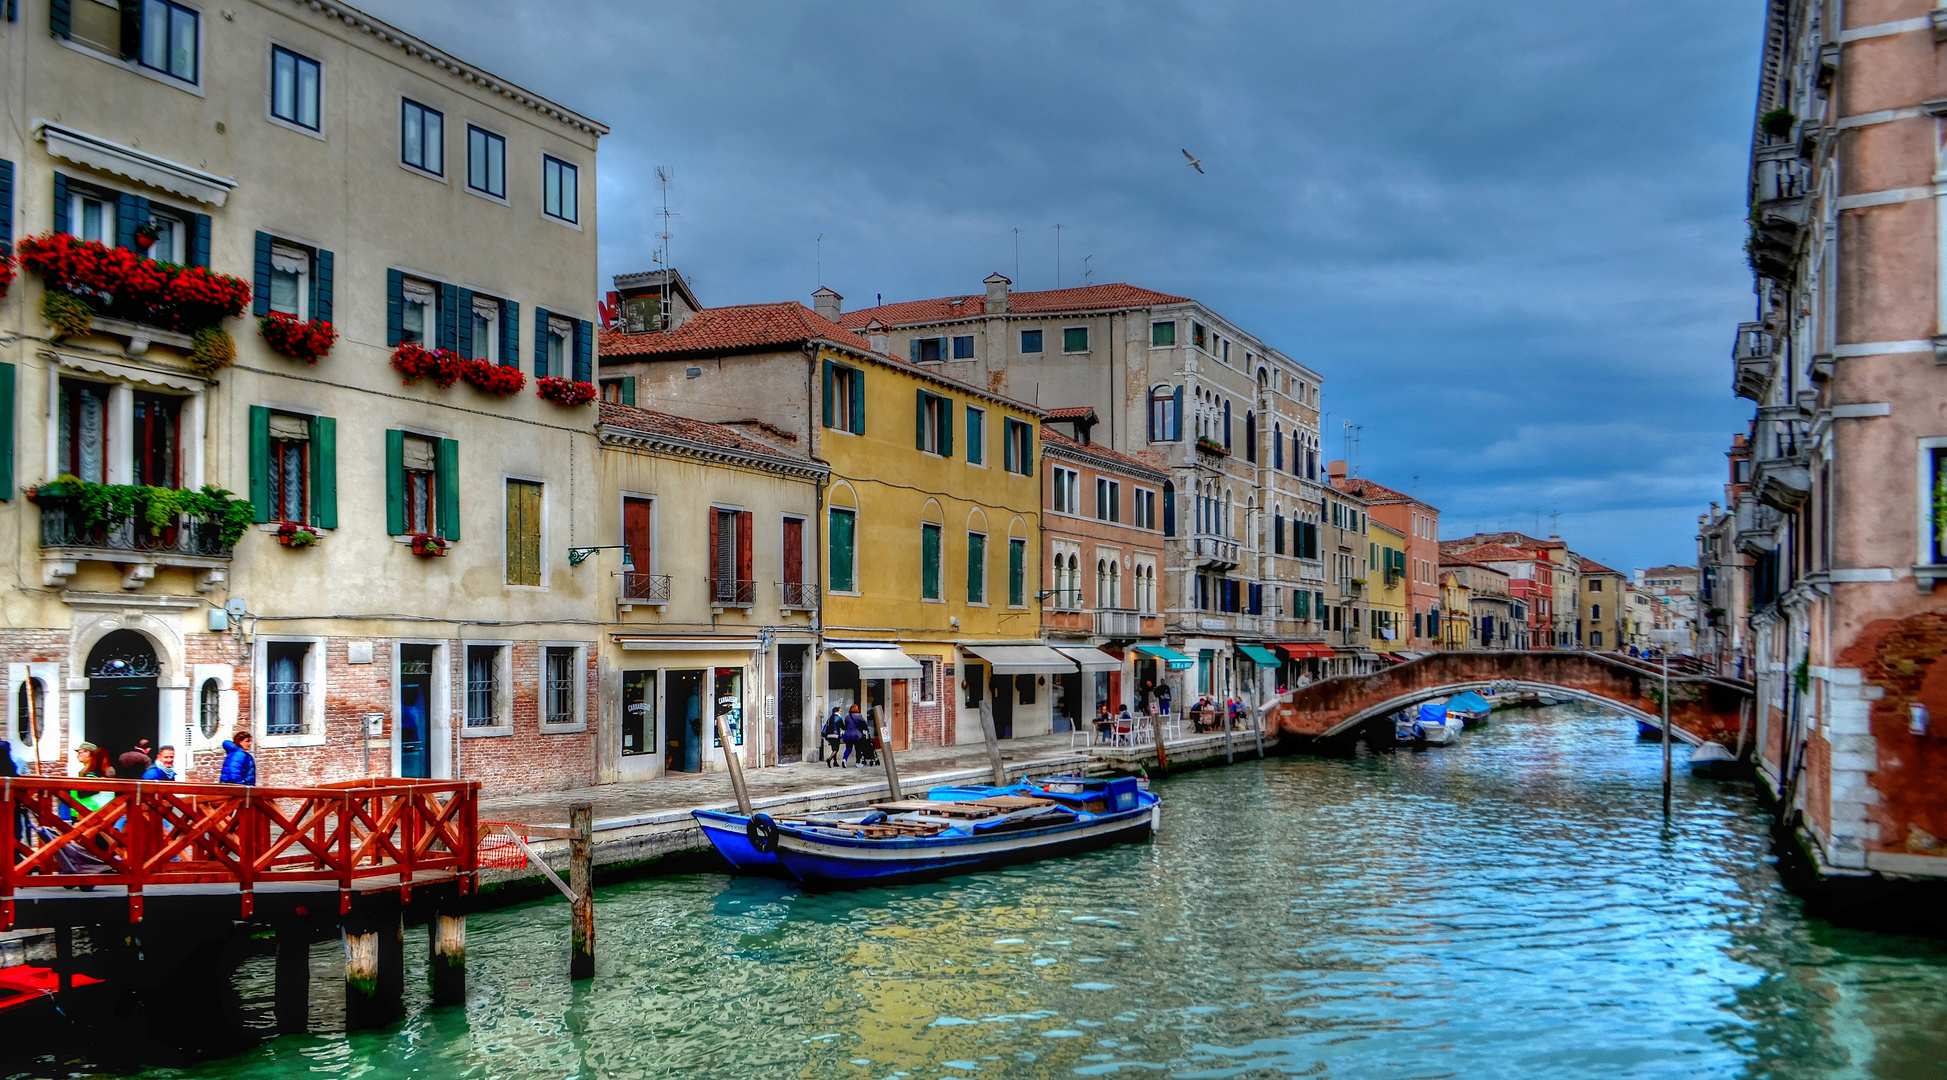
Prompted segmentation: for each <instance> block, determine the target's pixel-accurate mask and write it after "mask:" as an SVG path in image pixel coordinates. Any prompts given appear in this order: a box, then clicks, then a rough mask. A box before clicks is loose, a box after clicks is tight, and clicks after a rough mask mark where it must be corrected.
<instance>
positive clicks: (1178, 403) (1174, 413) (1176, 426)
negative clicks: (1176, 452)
mask: <svg viewBox="0 0 1947 1080" xmlns="http://www.w3.org/2000/svg"><path fill="white" fill-rule="evenodd" d="M1174 397H1175V403H1174V404H1172V405H1171V406H1170V441H1171V442H1175V441H1177V440H1178V439H1181V438H1182V437H1183V388H1182V387H1180V386H1179V387H1177V388H1176V394H1175V395H1174Z"/></svg>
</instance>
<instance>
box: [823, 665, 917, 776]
mask: <svg viewBox="0 0 1947 1080" xmlns="http://www.w3.org/2000/svg"><path fill="white" fill-rule="evenodd" d="M825 661H826V663H825V705H824V715H826V716H829V715H831V713H832V711H833V710H837V712H838V715H839V716H840V717H841V718H842V717H844V715H845V714H846V713H848V712H850V711H851V708H852V706H853V705H855V704H856V705H857V706H858V707H859V710H860V711H861V712H863V713H864V714H865V715H866V716H867V717H869V718H876V721H875V722H876V723H877V724H878V725H879V726H880V729H881V737H882V738H883V739H884V740H885V741H886V743H887V745H889V746H891V748H892V749H893V750H894V751H900V750H908V749H911V748H912V743H913V728H912V720H913V705H914V700H913V697H914V695H913V681H914V680H916V679H920V678H921V677H922V675H923V674H924V669H923V668H922V667H921V665H920V662H919V660H917V659H915V658H914V657H913V656H911V655H909V654H908V653H907V652H906V651H905V650H904V649H901V648H899V647H898V646H896V645H888V644H886V643H883V642H877V643H866V644H846V645H832V646H828V647H827V648H826V649H825ZM922 696H923V694H922ZM821 724H822V718H821Z"/></svg>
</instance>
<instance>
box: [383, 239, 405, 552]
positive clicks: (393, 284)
mask: <svg viewBox="0 0 1947 1080" xmlns="http://www.w3.org/2000/svg"><path fill="white" fill-rule="evenodd" d="M405 336H406V275H405V272H404V271H402V270H387V271H386V272H385V343H386V344H387V345H390V346H392V347H394V348H397V347H398V345H399V342H401V341H403V340H405ZM401 505H403V504H401ZM400 520H401V521H403V520H405V519H404V518H400ZM394 531H395V532H403V531H404V530H403V529H398V530H394Z"/></svg>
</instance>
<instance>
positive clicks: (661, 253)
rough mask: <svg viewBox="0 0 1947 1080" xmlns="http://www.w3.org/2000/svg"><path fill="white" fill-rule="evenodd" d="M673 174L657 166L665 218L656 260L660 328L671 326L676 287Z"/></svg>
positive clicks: (658, 185) (657, 184)
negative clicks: (671, 244) (659, 268)
mask: <svg viewBox="0 0 1947 1080" xmlns="http://www.w3.org/2000/svg"><path fill="white" fill-rule="evenodd" d="M673 176H675V172H674V171H673V170H671V169H670V168H669V167H668V166H666V165H658V166H656V187H657V188H659V189H660V190H661V191H662V198H663V208H662V210H661V211H660V213H659V214H658V216H659V217H661V218H662V219H663V224H662V231H661V232H659V233H657V234H656V261H657V262H659V263H661V264H662V268H663V281H662V289H661V295H660V299H659V302H658V304H657V308H656V321H657V322H659V323H661V324H662V325H660V326H658V327H657V328H656V329H658V330H667V329H669V328H670V325H671V319H670V317H669V301H670V299H671V292H672V290H673V289H674V287H675V283H674V282H673V281H672V280H671V279H672V278H674V277H675V276H676V265H675V264H674V263H672V262H671V261H670V258H669V235H670V234H669V219H670V218H672V217H675V216H676V215H674V214H672V213H670V212H669V181H670V178H671V177H673Z"/></svg>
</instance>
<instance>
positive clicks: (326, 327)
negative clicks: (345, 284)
mask: <svg viewBox="0 0 1947 1080" xmlns="http://www.w3.org/2000/svg"><path fill="white" fill-rule="evenodd" d="M257 332H258V333H260V334H262V335H263V336H264V344H266V345H269V346H270V347H271V348H272V349H274V350H275V351H277V352H280V353H283V354H284V355H285V356H288V357H290V358H291V359H293V360H302V361H304V362H305V363H307V364H315V363H317V362H318V360H319V358H320V357H323V356H324V355H325V354H327V353H329V352H330V351H331V347H332V346H333V345H335V344H337V343H338V330H337V328H336V327H334V326H332V325H331V324H330V323H328V322H326V321H325V320H323V319H312V320H311V321H309V322H305V321H302V320H300V319H299V318H298V317H297V316H295V315H289V314H286V313H284V312H282V311H273V312H271V313H270V314H268V315H264V316H261V317H260V318H258V320H257Z"/></svg>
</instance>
